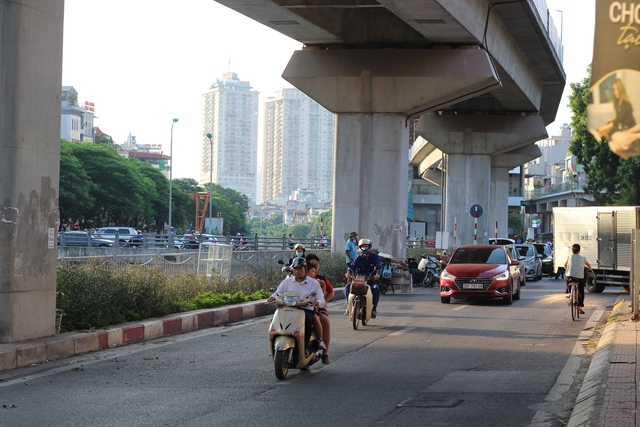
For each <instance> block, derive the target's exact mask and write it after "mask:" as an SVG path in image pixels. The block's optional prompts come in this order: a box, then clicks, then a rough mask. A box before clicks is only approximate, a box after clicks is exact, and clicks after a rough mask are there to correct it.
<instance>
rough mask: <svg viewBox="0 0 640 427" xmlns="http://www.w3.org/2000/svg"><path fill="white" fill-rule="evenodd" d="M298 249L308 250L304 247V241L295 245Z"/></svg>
mask: <svg viewBox="0 0 640 427" xmlns="http://www.w3.org/2000/svg"><path fill="white" fill-rule="evenodd" d="M298 249H302V251H306V249H305V248H304V245H303V244H302V243H296V245H295V246H294V247H293V250H294V251H295V250H298Z"/></svg>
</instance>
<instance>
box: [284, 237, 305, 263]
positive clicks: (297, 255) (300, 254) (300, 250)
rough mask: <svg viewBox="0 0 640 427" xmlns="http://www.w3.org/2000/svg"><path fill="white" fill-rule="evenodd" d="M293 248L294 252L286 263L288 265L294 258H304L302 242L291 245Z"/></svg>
mask: <svg viewBox="0 0 640 427" xmlns="http://www.w3.org/2000/svg"><path fill="white" fill-rule="evenodd" d="M293 250H294V251H295V253H294V254H293V256H292V257H291V258H289V262H288V263H287V265H288V266H291V264H293V261H294V260H295V259H296V258H304V253H305V251H306V249H305V247H304V245H303V244H302V243H296V245H295V246H294V247H293Z"/></svg>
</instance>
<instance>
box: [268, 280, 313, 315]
mask: <svg viewBox="0 0 640 427" xmlns="http://www.w3.org/2000/svg"><path fill="white" fill-rule="evenodd" d="M288 291H293V292H298V293H300V294H302V295H304V296H311V293H312V292H313V291H316V296H315V298H316V300H317V301H318V305H319V306H320V307H324V306H325V300H324V293H323V292H322V287H321V286H320V283H318V281H317V280H316V279H314V278H313V277H309V276H307V277H305V279H304V280H303V281H302V282H298V281H297V280H296V278H295V277H294V276H289V277H287V278H286V279H284V280H283V281H282V282H280V284H279V285H278V289H276V291H275V292H274V293H273V295H271V296H272V297H274V298H276V297H277V296H278V295H280V294H283V293H285V292H288ZM304 308H305V309H308V310H311V309H312V307H304Z"/></svg>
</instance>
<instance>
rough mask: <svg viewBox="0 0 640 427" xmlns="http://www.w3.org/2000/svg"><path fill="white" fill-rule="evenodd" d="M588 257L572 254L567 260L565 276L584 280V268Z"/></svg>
mask: <svg viewBox="0 0 640 427" xmlns="http://www.w3.org/2000/svg"><path fill="white" fill-rule="evenodd" d="M586 261H587V257H584V256H582V255H580V254H571V255H569V259H568V260H567V271H566V272H565V276H567V277H576V278H578V279H584V267H585V262H586Z"/></svg>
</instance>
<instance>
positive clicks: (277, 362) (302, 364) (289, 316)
mask: <svg viewBox="0 0 640 427" xmlns="http://www.w3.org/2000/svg"><path fill="white" fill-rule="evenodd" d="M315 296H316V295H315V292H312V294H311V295H310V296H306V297H305V296H303V295H301V294H300V293H298V292H291V291H290V292H285V293H283V294H281V295H278V296H277V297H276V305H277V306H278V309H277V310H276V312H275V313H274V314H273V320H271V325H270V326H269V351H270V353H271V359H272V360H273V366H274V368H275V373H276V377H277V378H278V379H279V380H283V379H285V378H286V376H287V374H288V373H289V369H301V370H303V371H306V370H307V369H309V368H310V367H311V365H313V364H314V363H316V362H317V361H318V360H320V357H321V354H320V352H319V349H318V339H317V338H316V335H315V333H314V332H313V331H312V332H311V336H310V338H309V343H305V321H304V320H305V314H304V310H305V309H304V308H303V307H306V306H309V305H313V302H314V300H315Z"/></svg>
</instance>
